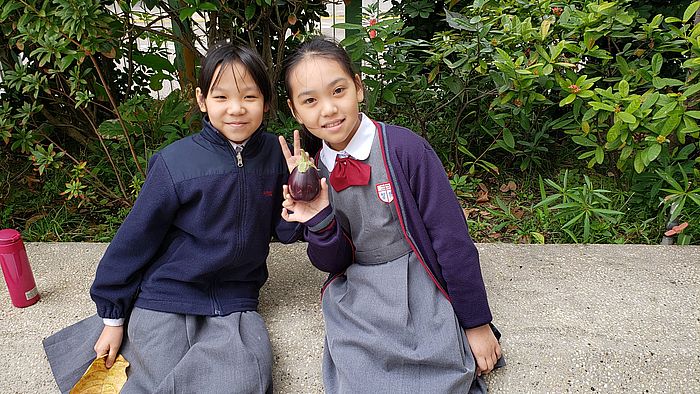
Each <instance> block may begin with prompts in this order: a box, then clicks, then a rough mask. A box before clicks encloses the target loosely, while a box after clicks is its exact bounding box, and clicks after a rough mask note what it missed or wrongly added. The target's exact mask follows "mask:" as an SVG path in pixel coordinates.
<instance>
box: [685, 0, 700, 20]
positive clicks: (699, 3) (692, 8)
mask: <svg viewBox="0 0 700 394" xmlns="http://www.w3.org/2000/svg"><path fill="white" fill-rule="evenodd" d="M698 8H700V1H695V2H693V3H691V4H690V5H689V6H688V8H686V9H685V12H684V13H683V23H686V22H688V21H689V20H690V18H692V17H693V15H695V12H696V11H697V10H698Z"/></svg>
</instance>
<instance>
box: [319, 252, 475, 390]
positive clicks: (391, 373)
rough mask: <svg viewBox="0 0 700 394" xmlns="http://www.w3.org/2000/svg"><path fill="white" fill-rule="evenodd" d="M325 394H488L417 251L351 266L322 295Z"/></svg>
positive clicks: (454, 320)
mask: <svg viewBox="0 0 700 394" xmlns="http://www.w3.org/2000/svg"><path fill="white" fill-rule="evenodd" d="M322 306H323V314H324V318H325V324H326V339H325V347H324V357H323V383H324V388H325V391H326V392H327V393H441V394H447V393H467V392H469V393H485V392H486V384H485V383H484V381H483V379H482V378H480V377H479V378H477V377H476V376H475V372H474V371H475V362H474V357H473V356H472V353H471V350H470V348H469V344H468V342H467V339H466V336H465V334H464V331H463V330H462V328H461V327H460V325H459V322H458V321H457V317H456V316H455V314H454V310H453V309H452V305H451V304H450V302H449V301H448V300H447V299H446V298H445V297H444V296H443V295H442V294H441V293H440V292H439V290H438V289H437V287H436V286H435V284H434V283H433V282H432V280H431V279H430V278H429V277H428V274H427V273H426V272H425V270H424V268H423V267H422V266H421V264H420V262H419V261H418V259H417V258H416V257H415V255H414V254H413V253H408V254H406V255H404V256H402V257H399V258H398V259H395V260H393V261H389V262H386V263H382V264H371V265H365V264H360V263H357V264H353V265H351V266H350V267H349V268H348V269H347V271H346V272H345V275H343V276H340V277H338V278H336V279H335V280H333V281H332V282H331V283H330V284H329V285H328V286H327V287H326V290H325V291H324V295H323V302H322Z"/></svg>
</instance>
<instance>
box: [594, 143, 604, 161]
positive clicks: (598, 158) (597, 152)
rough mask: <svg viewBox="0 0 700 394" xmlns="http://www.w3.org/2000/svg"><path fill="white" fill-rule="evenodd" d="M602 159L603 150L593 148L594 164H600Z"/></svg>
mask: <svg viewBox="0 0 700 394" xmlns="http://www.w3.org/2000/svg"><path fill="white" fill-rule="evenodd" d="M604 158H605V153H604V152H603V148H602V147H600V146H598V147H597V148H595V161H596V163H598V164H602V163H603V159H604Z"/></svg>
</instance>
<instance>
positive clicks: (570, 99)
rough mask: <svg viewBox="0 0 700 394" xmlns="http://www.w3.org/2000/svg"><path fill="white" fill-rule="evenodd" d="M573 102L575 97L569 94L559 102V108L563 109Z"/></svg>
mask: <svg viewBox="0 0 700 394" xmlns="http://www.w3.org/2000/svg"><path fill="white" fill-rule="evenodd" d="M574 100H576V95H575V94H573V93H571V94H569V95H568V96H566V97H565V98H564V99H562V100H561V101H560V102H559V106H560V107H563V106H565V105H567V104H571V102H573V101H574Z"/></svg>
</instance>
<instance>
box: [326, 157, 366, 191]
mask: <svg viewBox="0 0 700 394" xmlns="http://www.w3.org/2000/svg"><path fill="white" fill-rule="evenodd" d="M370 170H371V167H370V166H369V165H368V164H365V163H362V162H360V161H358V160H355V159H353V158H352V157H349V156H348V157H342V158H341V157H340V156H336V157H335V167H333V172H331V177H330V182H331V186H333V189H334V190H335V191H336V192H339V191H342V190H345V189H347V188H349V187H350V186H364V185H366V184H368V183H369V174H370Z"/></svg>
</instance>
